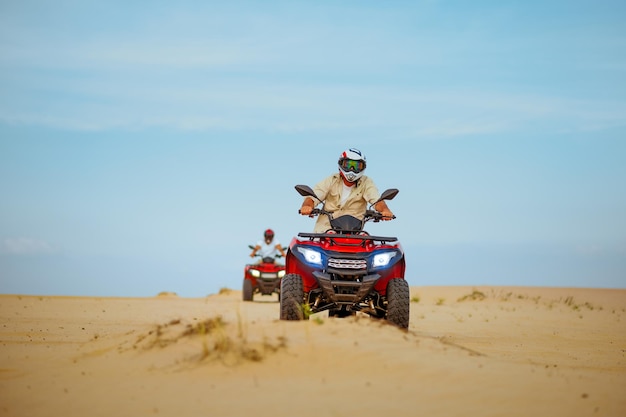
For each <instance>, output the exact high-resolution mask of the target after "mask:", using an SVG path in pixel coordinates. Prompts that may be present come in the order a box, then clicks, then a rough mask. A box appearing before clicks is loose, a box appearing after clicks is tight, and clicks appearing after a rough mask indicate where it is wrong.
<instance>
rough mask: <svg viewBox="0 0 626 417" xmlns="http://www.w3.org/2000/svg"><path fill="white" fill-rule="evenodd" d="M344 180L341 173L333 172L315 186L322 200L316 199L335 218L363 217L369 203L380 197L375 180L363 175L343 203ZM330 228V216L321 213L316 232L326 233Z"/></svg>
mask: <svg viewBox="0 0 626 417" xmlns="http://www.w3.org/2000/svg"><path fill="white" fill-rule="evenodd" d="M342 184H343V180H342V179H341V175H340V174H339V173H337V174H333V175H331V176H329V177H327V178H325V179H323V180H322V181H320V182H319V183H318V184H316V185H315V187H313V191H315V195H317V196H318V197H319V198H320V200H321V201H315V199H313V200H314V201H315V203H316V205H317V204H320V203H324V207H323V208H324V210H326V211H332V212H333V213H334V214H333V216H334V217H335V218H337V217H339V216H342V215H344V214H348V215H351V216H354V217H356V218H358V219H363V216H365V210H367V206H368V204H372V203H374V202H375V201H376V200H378V199H379V198H380V193H379V192H378V188H376V184H374V181H373V180H372V179H371V178H369V177H367V176H365V175H364V176H362V177H361V178H360V179H359V180H358V181H357V183H356V185H353V186H352V187H351V190H350V195H349V196H348V199H347V200H346V202H345V203H344V204H343V205H342V204H341V192H342V190H343V186H342ZM328 229H330V221H329V220H328V216H326V215H323V214H322V215H320V216H318V218H317V222H316V223H315V229H314V230H313V231H314V233H324V232H325V231H327V230H328Z"/></svg>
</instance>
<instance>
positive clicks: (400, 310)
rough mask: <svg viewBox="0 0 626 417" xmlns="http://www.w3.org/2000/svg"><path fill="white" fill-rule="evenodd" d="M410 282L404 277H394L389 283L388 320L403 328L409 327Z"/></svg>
mask: <svg viewBox="0 0 626 417" xmlns="http://www.w3.org/2000/svg"><path fill="white" fill-rule="evenodd" d="M410 304H411V300H410V294H409V284H408V283H407V282H406V281H405V280H404V278H394V279H392V280H390V281H389V283H388V284H387V321H389V322H390V323H391V324H394V325H396V326H398V327H400V328H401V329H408V328H409V309H410Z"/></svg>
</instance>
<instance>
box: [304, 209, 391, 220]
mask: <svg viewBox="0 0 626 417" xmlns="http://www.w3.org/2000/svg"><path fill="white" fill-rule="evenodd" d="M298 213H299V214H302V212H301V211H300V210H298ZM320 214H325V215H327V216H328V218H329V219H331V220H332V219H333V212H332V211H326V210H324V209H319V208H314V209H313V210H311V214H309V217H315V216H319V215H320ZM385 218H387V219H395V218H396V216H395V215H394V216H391V217H385V216H383V214H382V213H380V212H378V211H376V210H365V217H363V223H367V222H368V221H370V220H371V221H373V222H374V223H377V222H379V221H381V220H383V219H385Z"/></svg>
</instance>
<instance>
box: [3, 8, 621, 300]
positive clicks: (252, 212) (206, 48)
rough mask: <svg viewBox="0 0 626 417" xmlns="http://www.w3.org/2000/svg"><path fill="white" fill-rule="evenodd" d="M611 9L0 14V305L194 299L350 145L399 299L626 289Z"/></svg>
mask: <svg viewBox="0 0 626 417" xmlns="http://www.w3.org/2000/svg"><path fill="white" fill-rule="evenodd" d="M625 21H626V3H624V2H623V1H612V0H606V1H598V0H593V1H578V0H568V1H560V0H551V1H534V0H530V1H480V0H477V1H472V2H467V1H444V0H441V1H437V0H424V1H420V0H415V1H394V0H391V1H386V2H379V1H367V0H365V1H351V0H348V1H341V2H332V1H324V0H322V1H315V2H313V1H309V2H305V1H271V0H269V1H264V2H256V1H240V0H233V1H229V2H221V1H220V2H218V1H179V2H170V1H150V2H148V1H133V2H128V1H118V0H111V1H89V0H80V1H57V2H49V1H35V0H21V1H2V2H0V293H11V294H33V295H78V296H116V297H117V296H119V297H127V296H128V297H144V296H148V297H149V296H154V295H156V294H158V293H160V292H162V291H169V292H175V293H177V294H179V295H180V296H185V297H203V296H206V295H208V294H212V293H216V292H218V291H219V290H220V289H222V288H232V289H240V288H241V284H242V278H243V268H244V266H245V264H246V263H249V262H251V261H252V260H251V258H250V257H249V253H250V250H249V249H248V245H249V244H254V243H255V242H256V241H258V240H259V239H260V238H261V236H262V234H263V231H264V230H265V229H267V228H272V229H274V230H275V232H276V237H277V239H278V240H279V241H280V242H281V243H282V244H284V245H287V244H288V243H289V242H290V241H291V239H292V238H293V237H294V236H296V235H297V233H298V232H309V231H311V230H312V229H313V224H314V220H312V219H309V218H307V217H302V216H299V215H298V213H297V211H298V208H299V207H300V204H301V201H302V199H301V197H300V196H299V195H298V194H297V192H296V191H295V189H294V186H295V185H296V184H307V185H311V186H313V185H314V184H315V183H317V182H318V181H320V180H321V179H323V178H324V177H326V176H327V175H330V174H332V173H334V172H336V171H337V159H338V157H339V154H340V153H341V152H342V151H343V150H344V149H346V148H350V147H356V148H358V149H360V150H361V151H363V153H364V154H365V156H366V157H367V162H368V166H367V169H366V172H365V174H366V175H368V176H370V177H371V178H373V179H374V181H375V182H376V184H377V186H378V188H379V190H380V191H382V190H384V189H386V188H398V189H399V190H400V193H399V194H398V196H397V197H396V198H395V199H394V200H393V201H391V202H389V206H390V208H391V209H392V211H393V212H394V213H395V215H396V217H397V218H396V219H395V220H394V221H391V222H384V223H377V224H372V223H370V224H369V227H368V229H369V230H370V232H374V233H376V234H379V235H391V236H397V237H398V238H399V240H400V242H402V245H403V248H404V250H405V256H406V262H407V270H406V277H405V278H406V279H407V280H408V282H409V284H410V285H412V286H421V285H471V286H479V285H520V286H558V287H602V288H626V186H625V185H624V184H625V183H626V25H624V22H625Z"/></svg>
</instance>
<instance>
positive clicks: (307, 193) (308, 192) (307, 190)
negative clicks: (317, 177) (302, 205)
mask: <svg viewBox="0 0 626 417" xmlns="http://www.w3.org/2000/svg"><path fill="white" fill-rule="evenodd" d="M296 191H297V192H298V193H299V194H300V195H301V196H302V197H313V198H315V199H317V200H319V198H317V196H316V195H315V191H313V190H312V189H311V187H309V186H308V185H296Z"/></svg>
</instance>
